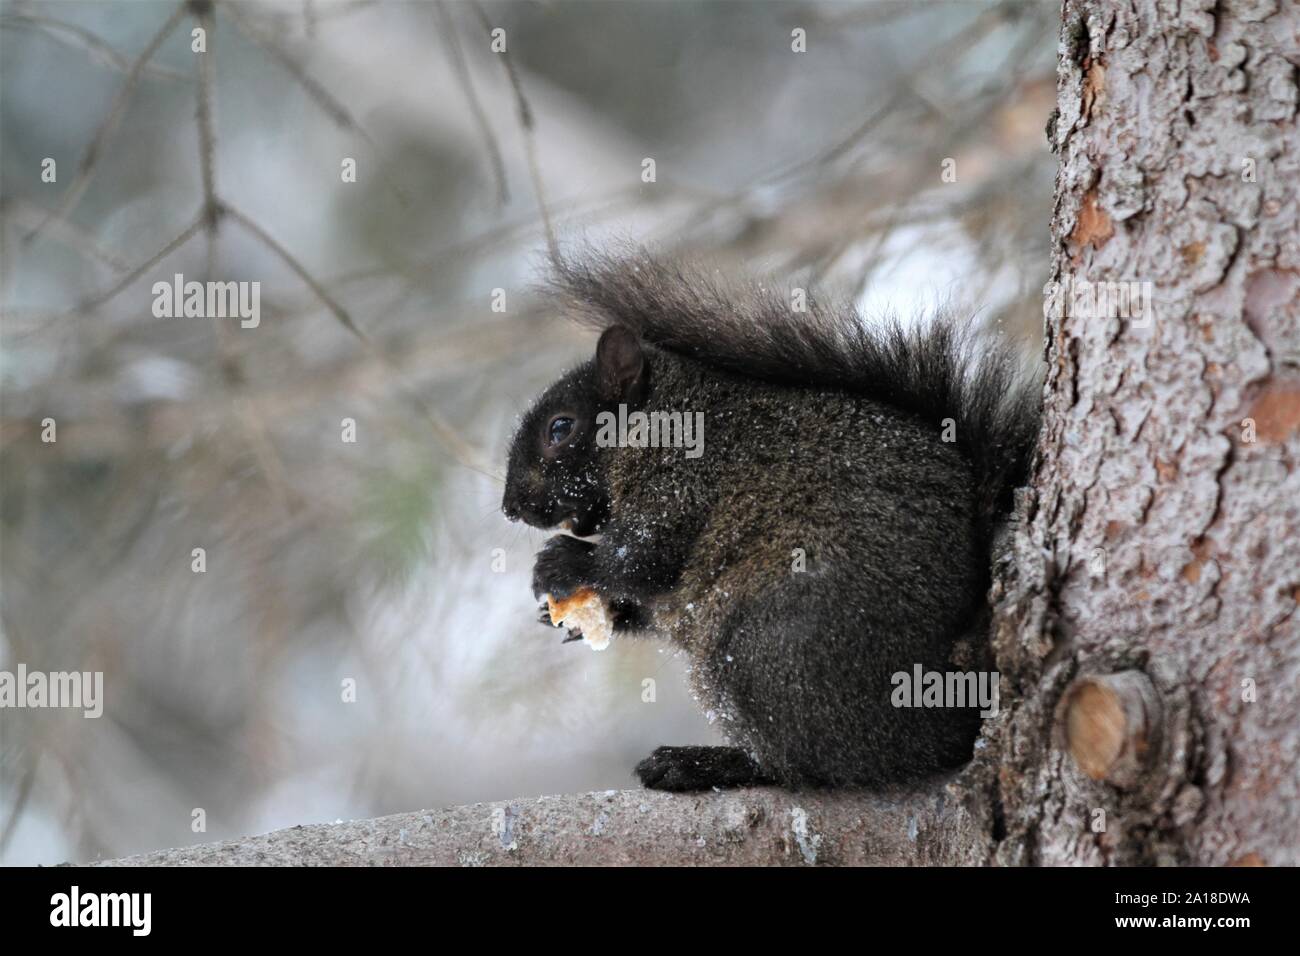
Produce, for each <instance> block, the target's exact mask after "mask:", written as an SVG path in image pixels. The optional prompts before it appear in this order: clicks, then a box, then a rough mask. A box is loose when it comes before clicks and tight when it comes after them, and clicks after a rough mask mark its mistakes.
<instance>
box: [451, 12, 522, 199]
mask: <svg viewBox="0 0 1300 956" xmlns="http://www.w3.org/2000/svg"><path fill="white" fill-rule="evenodd" d="M435 9H436V10H437V11H438V23H439V25H440V27H441V28H442V37H443V41H444V44H445V46H446V49H447V58H448V59H449V60H450V61H451V69H452V72H453V73H455V74H456V79H457V80H458V81H459V82H460V86H461V90H462V91H463V92H464V94H465V100H466V102H467V103H468V104H469V109H470V113H471V114H472V115H473V117H474V125H475V126H477V127H478V131H479V136H480V137H481V138H482V140H483V148H484V149H486V150H487V154H488V160H489V161H490V162H491V164H492V173H493V176H494V177H495V178H496V182H497V201H498V202H499V203H500V204H501V205H502V206H504V205H505V204H506V203H508V202H509V201H510V188H509V185H508V184H507V182H506V166H505V162H504V161H503V160H502V158H501V147H500V145H499V144H498V143H497V138H496V134H494V133H493V132H492V126H491V125H490V124H489V123H488V119H487V113H486V112H484V110H483V104H482V103H481V102H480V101H479V98H478V92H477V91H476V90H475V89H474V79H473V77H472V76H471V75H470V72H469V64H468V63H466V62H465V52H464V51H463V50H462V49H461V47H460V37H459V36H457V34H456V23H455V21H454V20H453V19H452V17H451V14H450V13H449V12H448V11H447V4H446V3H445V0H437V3H436V5H435Z"/></svg>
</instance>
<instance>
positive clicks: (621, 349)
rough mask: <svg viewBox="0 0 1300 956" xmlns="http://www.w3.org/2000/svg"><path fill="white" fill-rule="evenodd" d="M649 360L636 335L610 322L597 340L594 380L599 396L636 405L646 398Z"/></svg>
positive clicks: (611, 400)
mask: <svg viewBox="0 0 1300 956" xmlns="http://www.w3.org/2000/svg"><path fill="white" fill-rule="evenodd" d="M649 379H650V363H648V362H647V361H646V359H645V353H644V352H642V351H641V342H640V340H639V339H637V337H636V334H635V333H634V332H632V331H630V330H629V329H627V328H625V327H624V326H621V325H611V326H610V327H609V328H607V329H606V330H605V331H604V332H602V333H601V336H600V341H599V342H597V343H596V383H597V388H598V389H599V390H600V397H601V398H603V399H605V400H606V401H610V402H625V403H627V404H629V405H636V404H639V403H640V402H641V399H643V398H644V397H645V392H646V386H647V385H648V384H649Z"/></svg>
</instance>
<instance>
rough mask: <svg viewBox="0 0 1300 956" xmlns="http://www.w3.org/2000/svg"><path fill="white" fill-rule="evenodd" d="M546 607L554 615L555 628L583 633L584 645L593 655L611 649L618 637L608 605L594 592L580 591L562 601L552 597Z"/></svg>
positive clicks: (590, 590) (548, 599)
mask: <svg viewBox="0 0 1300 956" xmlns="http://www.w3.org/2000/svg"><path fill="white" fill-rule="evenodd" d="M546 607H547V610H549V611H550V612H551V623H552V624H553V625H555V626H556V627H560V626H561V625H563V626H564V627H570V628H572V629H573V630H575V631H580V632H581V633H582V640H583V642H584V643H585V644H586V645H587V646H588V647H590V648H591V649H592V650H593V651H603V650H604V649H605V648H607V647H609V639H610V638H611V637H613V635H614V622H613V620H612V619H611V618H610V616H609V611H608V610H606V608H605V602H604V601H602V600H601V599H600V596H599V595H598V594H596V592H595V591H593V590H592V589H591V588H579V589H578V590H577V591H574V592H573V593H572V594H571V595H569V596H568V597H567V598H563V599H561V600H559V601H557V600H555V599H554V598H553V597H551V596H550V595H549V594H548V595H546Z"/></svg>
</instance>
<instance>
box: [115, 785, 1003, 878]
mask: <svg viewBox="0 0 1300 956" xmlns="http://www.w3.org/2000/svg"><path fill="white" fill-rule="evenodd" d="M988 856H989V842H988V837H987V830H986V828H985V826H984V822H983V821H982V820H981V819H980V818H979V816H977V815H975V814H972V813H971V812H970V811H968V810H967V809H965V808H963V806H962V805H961V802H960V801H958V800H956V799H954V798H953V796H952V795H951V794H949V793H947V792H946V791H945V790H944V789H943V788H940V789H938V790H934V791H929V792H921V791H906V792H904V791H898V792H893V793H864V792H856V791H839V792H803V793H789V792H786V791H783V790H777V789H773V788H767V787H764V788H757V789H752V790H733V791H726V792H712V793H703V794H669V793H663V792H660V791H654V790H608V791H602V792H597V793H585V794H571V795H566V796H552V797H539V798H537V799H530V800H509V801H503V802H499V803H476V804H470V805H468V806H463V807H452V808H450V809H445V810H423V811H417V812H415V813H399V814H394V815H393V816H388V817H378V818H376V819H373V820H354V821H351V822H348V823H334V824H317V825H313V826H297V827H292V828H290V829H287V830H277V831H275V832H274V833H268V834H265V835H264V836H255V837H248V838H245V839H241V840H230V841H227V842H225V843H207V844H202V845H199V846H192V847H183V848H180V849H174V850H159V851H157V852H154V853H145V854H141V855H139V856H131V857H125V858H123V859H119V860H108V861H104V862H103V863H102V864H101V865H105V866H217V865H221V866H274V865H297V866H304V865H306V866H421V865H423V866H431V865H432V866H437V865H462V866H527V865H536V864H564V865H611V864H612V865H640V866H654V865H780V866H804V865H812V864H821V865H924V864H931V865H933V864H945V865H962V864H967V865H975V864H981V863H984V862H986V861H987V859H988Z"/></svg>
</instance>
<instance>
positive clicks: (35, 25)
mask: <svg viewBox="0 0 1300 956" xmlns="http://www.w3.org/2000/svg"><path fill="white" fill-rule="evenodd" d="M0 29H19V30H35V31H38V32H40V33H43V34H45V35H46V36H48V37H49V38H50V39H52V40H55V41H57V42H59V43H62V44H64V45H66V46H69V47H71V48H72V49H74V50H80V51H81V52H83V53H86V54H89V56H90V58H91V59H92V60H95V61H97V62H99V63H102V64H104V65H105V66H107V67H109V68H111V69H114V70H117V71H118V72H119V73H129V72H130V71H131V60H130V58H129V57H127V56H124V55H123V54H121V53H119V52H117V50H115V49H114V48H113V47H112V46H110V45H109V44H108V43H107V42H105V41H104V40H103V38H101V37H99V36H98V35H96V34H94V33H92V32H90V31H89V30H87V29H86V28H85V27H83V26H80V25H78V24H75V23H67V22H65V21H63V20H56V19H55V18H54V17H47V16H38V15H37V14H34V13H7V14H5V15H4V16H2V17H0ZM141 73H142V74H143V75H145V76H153V77H158V78H160V79H167V80H187V79H189V77H188V76H186V74H184V73H182V72H180V71H179V70H173V69H169V68H168V67H165V66H149V65H146V66H144V67H142V68H141Z"/></svg>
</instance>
